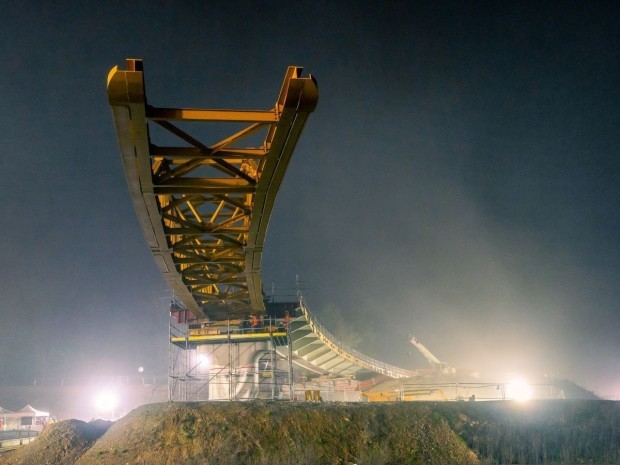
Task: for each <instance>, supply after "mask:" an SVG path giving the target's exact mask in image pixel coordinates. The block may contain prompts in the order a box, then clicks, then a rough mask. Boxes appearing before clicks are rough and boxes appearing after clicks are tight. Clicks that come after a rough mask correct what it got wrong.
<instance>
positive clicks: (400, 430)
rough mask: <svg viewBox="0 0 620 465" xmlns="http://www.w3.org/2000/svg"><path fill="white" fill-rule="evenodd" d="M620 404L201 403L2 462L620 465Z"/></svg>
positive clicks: (65, 430)
mask: <svg viewBox="0 0 620 465" xmlns="http://www.w3.org/2000/svg"><path fill="white" fill-rule="evenodd" d="M618 424H620V403H619V402H613V401H590V400H587V401H586V400H584V401H577V400H575V401H537V402H529V403H527V404H518V403H515V402H407V403H347V404H345V403H310V402H294V403H293V402H276V401H269V402H262V401H253V402H201V403H160V404H149V405H144V406H142V407H139V408H137V409H135V410H134V411H132V412H130V413H129V414H128V415H126V416H125V417H123V418H121V419H119V420H118V421H116V422H115V423H114V424H109V423H106V422H101V421H95V422H90V423H84V422H81V421H78V420H68V421H63V422H60V423H58V424H55V425H52V426H50V427H49V428H48V429H47V430H46V431H44V432H43V434H42V435H41V437H40V438H39V439H37V440H36V441H34V442H32V443H31V444H29V445H27V446H24V447H23V448H21V449H19V450H16V451H14V452H10V453H8V454H6V455H4V456H1V457H0V465H17V464H20V465H35V464H36V465H43V464H50V465H51V464H55V465H56V464H59V465H65V464H67V465H69V464H77V465H91V464H111V465H115V464H118V465H126V464H132V465H133V464H141V465H143V464H149V465H159V464H188V465H189V464H209V465H219V464H253V465H260V464H271V465H278V464H296V465H297V464H300V465H303V464H308V465H310V464H334V465H336V464H343V465H346V464H359V465H361V464H372V465H380V464H386V465H387V464H402V465H405V464H442V465H443V464H446V465H449V464H459V465H467V464H492V463H554V464H557V463H620V450H619V449H618V445H620V428H618V426H617V425H618Z"/></svg>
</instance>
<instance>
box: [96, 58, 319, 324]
mask: <svg viewBox="0 0 620 465" xmlns="http://www.w3.org/2000/svg"><path fill="white" fill-rule="evenodd" d="M126 67H127V69H126V70H119V69H118V67H114V68H113V69H112V70H111V71H110V73H109V75H108V81H107V91H108V100H109V103H110V106H111V108H112V113H113V116H114V122H115V126H116V132H117V137H118V142H119V146H120V151H121V156H122V160H123V165H124V168H125V173H126V176H127V181H128V185H129V190H130V194H131V197H132V200H133V203H134V206H135V209H136V213H137V216H138V220H139V222H140V226H141V228H142V231H143V232H144V235H145V238H146V240H147V243H148V246H149V248H150V249H151V252H152V253H153V256H154V257H155V261H156V262H157V265H158V267H159V269H160V271H161V272H162V274H163V275H164V277H165V278H166V280H167V281H168V283H169V284H170V286H171V287H172V289H173V291H174V292H175V294H176V295H177V297H178V298H179V299H180V300H181V301H182V302H183V304H184V305H185V306H186V307H187V308H188V309H189V310H191V311H192V312H193V313H194V315H195V316H197V317H199V318H205V317H207V318H211V319H221V318H227V317H231V316H235V315H241V314H246V313H247V312H250V311H251V312H258V313H262V312H264V303H263V293H262V280H261V276H260V266H261V256H262V249H263V245H264V240H265V234H266V231H267V224H268V222H269V217H270V214H271V211H272V208H273V205H274V202H275V198H276V195H277V192H278V189H279V187H280V184H281V182H282V179H283V176H284V172H285V171H286V168H287V166H288V163H289V160H290V157H291V155H292V153H293V149H294V148H295V145H296V143H297V140H298V139H299V136H300V135H301V132H302V130H303V127H304V125H305V122H306V120H307V118H308V115H309V114H310V113H311V112H312V111H313V110H314V108H315V107H316V104H317V101H318V91H317V86H316V82H315V80H314V79H313V78H312V77H311V76H310V77H307V78H302V77H301V71H302V68H300V67H295V66H291V67H289V68H288V70H287V72H286V75H285V77H284V82H283V84H282V88H281V90H280V94H279V96H278V99H277V101H276V103H275V105H274V108H272V109H269V110H209V109H194V108H156V107H153V106H151V105H149V104H148V102H147V98H146V91H145V86H144V73H143V66H142V60H138V59H129V60H127V62H126ZM188 122H191V123H192V127H194V125H196V124H198V123H200V124H221V123H224V124H227V125H229V126H230V125H231V124H232V123H234V124H236V125H237V126H238V125H239V124H245V125H246V126H245V127H244V128H243V129H241V130H237V131H235V132H233V133H232V134H231V135H230V136H228V137H225V138H223V139H222V138H216V139H215V140H213V141H210V142H204V141H201V140H199V138H198V137H196V136H195V135H192V134H190V132H189V130H188V129H186V127H185V126H181V124H185V123H188ZM152 125H157V126H159V127H160V128H163V129H164V130H165V131H166V132H168V133H169V134H172V135H174V136H176V138H177V139H179V141H180V143H179V145H178V146H169V145H156V144H155V143H153V141H151V133H152V132H153V133H154V132H155V131H153V130H152V128H153V126H152ZM186 126H187V124H186ZM227 129H228V127H227ZM257 134H258V135H260V136H261V137H263V138H264V139H263V142H262V144H261V145H260V146H258V147H255V146H249V144H248V143H247V142H246V141H247V140H248V138H250V137H252V139H255V138H256V136H257ZM244 143H245V145H244Z"/></svg>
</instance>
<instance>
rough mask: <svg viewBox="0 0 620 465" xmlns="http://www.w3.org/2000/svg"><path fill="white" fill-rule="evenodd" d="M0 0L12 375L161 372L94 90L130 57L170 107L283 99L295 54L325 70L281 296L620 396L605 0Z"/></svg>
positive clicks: (296, 194)
mask: <svg viewBox="0 0 620 465" xmlns="http://www.w3.org/2000/svg"><path fill="white" fill-rule="evenodd" d="M582 9H583V11H581V10H582ZM5 10H6V11H5V12H4V14H3V17H2V19H0V21H1V22H2V24H1V26H2V30H3V31H5V35H6V36H7V39H6V40H5V41H4V42H3V43H2V44H1V45H0V55H1V56H2V57H3V63H4V71H3V73H2V76H1V77H0V84H1V88H2V89H3V94H4V102H3V105H2V108H1V109H0V122H1V127H2V128H3V136H4V137H3V148H2V157H1V159H0V163H1V167H2V172H3V173H4V179H3V181H2V183H0V191H1V193H2V199H3V202H2V204H1V208H2V217H3V223H2V235H3V238H4V240H3V241H2V243H1V245H0V247H1V250H2V252H1V253H0V265H1V266H0V270H1V271H0V273H1V275H0V292H1V294H2V296H3V299H2V303H1V304H0V308H1V309H2V310H1V311H2V323H1V325H0V351H1V356H0V382H1V383H4V384H10V383H21V382H31V381H32V380H33V379H34V378H41V377H62V376H91V375H95V374H96V375H102V374H109V375H118V374H126V373H133V372H134V371H135V370H136V369H137V367H138V366H144V367H145V373H147V374H148V373H157V374H160V373H166V366H167V359H166V357H167V343H166V340H167V321H168V316H167V310H168V303H169V300H170V297H171V294H170V291H169V290H168V289H167V286H166V284H165V282H164V280H163V278H162V277H161V276H160V275H159V273H158V271H157V269H156V266H155V263H154V261H153V259H152V257H151V256H150V254H149V250H148V247H147V246H146V243H145V241H144V239H143V237H142V234H141V231H140V228H139V226H138V223H137V220H136V218H135V214H134V211H133V206H132V204H131V199H130V197H129V193H128V190H127V187H126V182H125V179H124V173H123V169H122V165H121V162H120V154H119V151H118V146H117V142H116V139H115V133H114V129H113V122H112V116H111V112H110V110H109V107H108V105H107V97H106V94H105V77H106V75H107V72H108V71H109V69H110V68H111V67H112V66H114V65H117V64H120V65H121V67H122V66H124V65H123V63H124V59H125V58H127V57H136V58H143V59H144V66H145V76H146V86H147V95H148V96H149V99H150V103H152V104H154V105H157V106H194V107H210V108H226V107H231V108H269V107H270V106H271V105H272V104H273V101H274V100H275V98H276V96H277V93H278V91H279V85H280V82H281V79H282V76H283V74H284V71H285V69H286V66H288V65H291V64H295V65H303V66H305V68H306V70H307V71H308V72H310V73H312V74H313V75H315V76H316V78H317V80H318V84H319V95H320V98H319V104H318V107H317V109H316V111H315V113H314V114H313V115H312V116H311V117H310V119H309V121H308V123H307V126H306V129H305V130H304V133H303V134H302V137H301V139H300V142H299V144H298V147H297V149H296V152H295V155H294V157H293V159H292V161H291V164H290V166H289V169H288V171H287V174H286V177H285V179H284V183H283V185H282V188H281V190H280V193H279V194H278V199H277V202H276V206H275V209H274V212H273V215H272V219H271V222H270V226H269V231H268V234H267V242H266V247H265V251H264V256H263V279H264V281H265V283H266V290H267V291H269V292H270V290H271V288H272V287H273V288H274V289H275V291H276V295H277V296H279V297H280V298H284V296H285V295H289V296H290V295H292V294H294V293H295V279H296V276H298V277H299V281H300V287H301V290H302V292H303V294H304V296H305V298H306V300H307V303H308V305H309V306H310V308H311V309H312V310H313V311H314V312H315V313H317V314H318V315H319V318H320V319H321V321H324V322H325V323H326V324H327V326H328V327H330V328H334V331H341V332H345V333H346V334H347V336H348V337H349V339H350V341H351V343H353V344H354V345H356V346H358V348H359V349H361V350H363V351H365V352H367V353H368V354H369V355H371V356H374V357H377V358H379V359H381V360H385V361H388V362H391V363H395V364H399V365H401V366H404V367H407V368H410V367H424V365H425V361H424V359H423V358H422V357H421V356H419V355H418V354H416V353H415V351H412V346H411V345H410V344H408V343H407V338H408V335H410V334H412V335H415V336H416V337H417V338H418V339H419V340H420V341H422V342H423V343H424V344H425V345H426V346H428V347H429V348H430V349H431V350H432V351H433V352H434V353H435V354H436V355H437V356H438V357H439V358H440V359H441V360H442V361H445V362H447V363H449V364H450V365H451V366H454V367H458V368H467V369H471V370H477V371H480V372H493V373H506V372H519V373H523V374H524V375H527V376H540V375H543V374H553V375H555V376H561V377H566V378H569V379H572V380H574V381H576V382H578V383H580V384H582V385H584V386H585V387H587V388H588V389H592V390H595V391H596V392H597V393H599V394H600V395H603V396H606V397H610V398H618V396H619V395H620V362H619V361H618V357H617V355H618V353H620V338H618V336H617V335H618V332H619V330H620V311H619V308H618V302H619V301H620V299H619V298H620V286H619V284H618V283H619V282H620V279H619V278H620V276H619V274H620V243H619V235H618V230H619V226H620V225H619V215H618V211H619V207H620V205H619V203H620V202H619V195H618V194H619V192H618V186H619V185H620V179H619V178H620V162H619V161H618V153H619V149H620V138H619V136H618V134H619V133H618V130H617V128H618V127H619V123H620V121H619V116H620V114H619V111H618V108H619V106H618V105H619V103H620V95H619V91H618V85H617V84H618V76H620V70H619V69H618V63H620V60H618V58H619V57H618V53H619V52H618V50H620V44H619V43H618V42H619V40H618V31H619V30H620V28H619V27H618V26H619V25H618V20H617V18H618V17H619V16H618V14H617V13H619V12H618V11H617V7H616V6H615V5H614V4H612V3H611V2H609V3H602V4H598V6H597V7H592V8H587V10H586V6H579V5H567V6H564V7H562V8H559V7H558V8H555V7H551V6H547V7H543V6H537V7H536V9H535V10H534V9H528V8H526V7H518V6H514V7H510V8H506V9H505V10H502V11H495V10H490V9H489V7H488V6H486V7H483V6H481V5H479V6H477V7H476V6H475V5H468V6H465V5H463V6H454V5H447V4H445V5H444V4H439V3H437V2H432V3H430V2H429V3H427V4H424V3H420V4H418V6H416V7H402V8H398V7H390V6H385V5H383V6H381V8H380V9H379V8H378V7H376V8H375V7H373V6H372V5H369V6H361V5H358V4H356V5H355V6H354V5H353V4H351V5H348V4H346V3H339V2H334V3H330V4H329V5H321V4H318V5H317V4H302V3H295V4H290V5H286V6H284V5H278V6H276V5H269V4H265V5H254V4H252V3H249V2H248V3H243V2H242V3H237V2H210V3H209V4H208V5H206V4H204V3H203V2H187V3H184V4H183V5H180V4H176V3H172V2H170V3H160V4H140V5H138V4H136V5H126V4H125V3H123V2H118V3H114V2H112V3H107V2H106V3H91V4H89V5H60V6H55V7H51V6H50V7H46V6H41V5H39V4H38V3H37V2H32V3H28V2H27V3H24V4H20V5H19V6H9V7H7V8H6V9H5ZM69 24H70V27H69V26H68V25H69ZM272 283H273V284H272ZM330 325H331V326H330Z"/></svg>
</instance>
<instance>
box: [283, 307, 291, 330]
mask: <svg viewBox="0 0 620 465" xmlns="http://www.w3.org/2000/svg"><path fill="white" fill-rule="evenodd" d="M290 324H291V314H290V313H289V312H288V310H287V311H286V312H284V319H283V320H282V327H283V328H285V329H286V328H288V327H289V325H290Z"/></svg>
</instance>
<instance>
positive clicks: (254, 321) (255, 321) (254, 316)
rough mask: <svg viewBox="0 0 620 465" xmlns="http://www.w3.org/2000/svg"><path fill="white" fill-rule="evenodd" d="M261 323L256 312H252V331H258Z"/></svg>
mask: <svg viewBox="0 0 620 465" xmlns="http://www.w3.org/2000/svg"><path fill="white" fill-rule="evenodd" d="M259 325H260V319H259V318H258V315H257V314H256V313H252V331H253V332H256V331H257V330H258V327H259Z"/></svg>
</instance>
